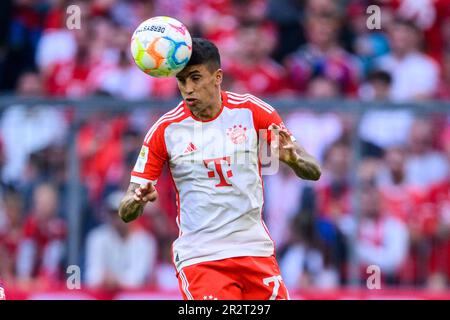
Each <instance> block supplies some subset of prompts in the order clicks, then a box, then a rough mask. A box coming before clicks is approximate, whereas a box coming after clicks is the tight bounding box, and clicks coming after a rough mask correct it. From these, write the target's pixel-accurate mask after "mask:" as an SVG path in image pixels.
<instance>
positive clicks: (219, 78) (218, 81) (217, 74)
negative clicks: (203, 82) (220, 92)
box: [214, 69, 223, 85]
mask: <svg viewBox="0 0 450 320" xmlns="http://www.w3.org/2000/svg"><path fill="white" fill-rule="evenodd" d="M214 78H215V81H216V85H220V84H221V83H222V80H223V71H222V69H217V70H216V72H215V75H214Z"/></svg>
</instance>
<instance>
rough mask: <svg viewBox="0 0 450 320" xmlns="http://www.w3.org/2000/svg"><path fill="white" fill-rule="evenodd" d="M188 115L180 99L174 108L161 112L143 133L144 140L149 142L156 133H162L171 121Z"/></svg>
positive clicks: (173, 121) (178, 120)
mask: <svg viewBox="0 0 450 320" xmlns="http://www.w3.org/2000/svg"><path fill="white" fill-rule="evenodd" d="M188 116H189V115H188V113H187V112H186V108H185V107H184V103H183V101H181V102H180V103H179V104H178V105H177V106H176V107H175V108H173V109H171V110H169V111H168V112H166V113H165V114H163V115H162V116H161V117H160V118H159V119H158V120H157V121H156V122H155V123H154V124H153V125H152V127H151V128H150V129H149V130H148V132H147V134H146V135H145V139H144V140H145V142H149V141H150V139H151V138H152V136H154V135H155V134H156V133H158V132H159V133H163V132H164V130H165V129H166V128H167V127H168V126H169V125H170V124H172V123H177V122H180V121H182V120H183V119H185V118H187V117H188Z"/></svg>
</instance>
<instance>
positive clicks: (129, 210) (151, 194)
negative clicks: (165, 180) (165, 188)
mask: <svg viewBox="0 0 450 320" xmlns="http://www.w3.org/2000/svg"><path fill="white" fill-rule="evenodd" d="M157 197H158V193H157V192H156V189H155V187H154V186H153V185H152V184H151V183H147V184H143V185H139V184H137V183H134V182H131V183H130V186H129V187H128V190H127V192H126V194H125V196H124V197H123V199H122V201H121V202H120V206H119V216H120V218H122V220H123V221H124V222H130V221H133V220H134V219H136V218H138V217H139V216H140V215H141V214H142V211H143V210H144V206H145V204H146V203H147V202H149V201H150V202H153V201H155V200H156V199H157Z"/></svg>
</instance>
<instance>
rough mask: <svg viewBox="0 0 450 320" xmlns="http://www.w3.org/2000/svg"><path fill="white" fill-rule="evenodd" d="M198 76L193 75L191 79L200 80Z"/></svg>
mask: <svg viewBox="0 0 450 320" xmlns="http://www.w3.org/2000/svg"><path fill="white" fill-rule="evenodd" d="M200 78H201V77H200V76H195V77H192V80H193V81H198V80H200Z"/></svg>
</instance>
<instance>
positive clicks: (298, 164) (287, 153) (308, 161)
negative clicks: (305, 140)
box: [269, 123, 321, 181]
mask: <svg viewBox="0 0 450 320" xmlns="http://www.w3.org/2000/svg"><path fill="white" fill-rule="evenodd" d="M269 130H270V131H271V132H272V133H273V134H274V135H275V136H276V137H277V138H276V139H274V140H272V144H271V147H272V148H273V149H277V150H278V158H279V159H280V161H282V162H284V163H286V164H287V165H288V166H289V167H291V168H292V170H294V172H295V174H296V175H297V176H298V177H299V178H302V179H305V180H314V181H317V180H319V178H320V175H321V169H320V165H319V163H318V161H317V160H316V159H315V158H314V157H313V156H312V155H310V154H309V153H308V152H306V150H305V149H304V148H303V147H302V146H300V145H299V144H298V143H297V142H295V141H293V140H292V138H291V135H290V134H289V132H288V131H287V130H286V129H285V128H281V127H280V126H278V125H276V124H274V123H273V124H271V125H270V126H269Z"/></svg>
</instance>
